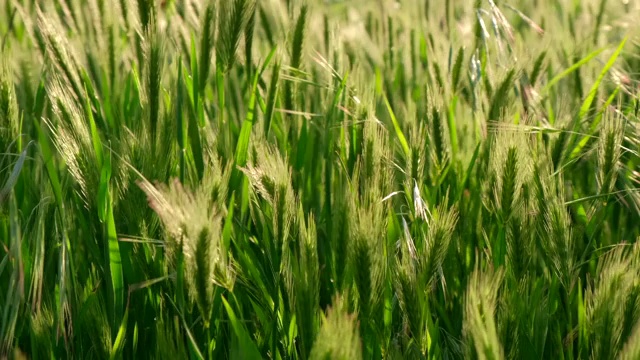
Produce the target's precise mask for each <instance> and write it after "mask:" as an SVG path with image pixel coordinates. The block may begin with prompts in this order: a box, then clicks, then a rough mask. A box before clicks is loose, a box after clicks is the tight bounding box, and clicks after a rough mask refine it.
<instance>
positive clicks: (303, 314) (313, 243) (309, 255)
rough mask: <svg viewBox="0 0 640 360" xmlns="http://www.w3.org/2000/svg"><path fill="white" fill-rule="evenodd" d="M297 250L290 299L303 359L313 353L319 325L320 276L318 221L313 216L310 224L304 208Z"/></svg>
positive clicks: (299, 219) (293, 262) (292, 266)
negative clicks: (305, 218)
mask: <svg viewBox="0 0 640 360" xmlns="http://www.w3.org/2000/svg"><path fill="white" fill-rule="evenodd" d="M298 213H299V214H298V215H299V217H298V221H299V222H300V224H299V232H298V239H297V243H298V246H297V249H294V251H293V253H292V254H293V257H292V258H291V270H292V273H291V276H292V278H293V279H292V285H293V286H290V287H289V289H288V290H289V297H290V299H291V304H292V305H293V307H294V309H295V313H296V322H297V324H298V337H299V342H300V348H301V352H302V354H303V356H307V355H308V354H309V353H310V352H311V348H312V345H313V343H314V340H315V337H316V333H317V332H318V327H319V326H318V325H319V316H318V315H319V304H320V294H319V285H320V281H319V276H320V269H319V264H318V249H317V239H316V236H317V234H316V227H315V221H314V220H313V218H312V217H310V218H309V219H308V220H307V221H306V224H305V222H304V221H303V220H302V219H304V215H303V214H302V210H301V209H300V210H299V212H298Z"/></svg>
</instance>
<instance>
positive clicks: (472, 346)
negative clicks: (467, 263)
mask: <svg viewBox="0 0 640 360" xmlns="http://www.w3.org/2000/svg"><path fill="white" fill-rule="evenodd" d="M502 278H503V275H502V270H497V271H496V270H490V271H488V272H481V271H480V270H478V269H476V270H475V271H474V273H473V275H472V276H471V279H470V280H469V286H468V287H467V292H466V297H465V311H464V329H465V330H464V332H465V338H466V341H467V356H469V357H477V358H478V359H504V353H503V349H502V345H501V344H500V341H499V338H498V331H497V324H496V318H495V311H496V306H497V304H498V290H499V289H500V287H501V284H502Z"/></svg>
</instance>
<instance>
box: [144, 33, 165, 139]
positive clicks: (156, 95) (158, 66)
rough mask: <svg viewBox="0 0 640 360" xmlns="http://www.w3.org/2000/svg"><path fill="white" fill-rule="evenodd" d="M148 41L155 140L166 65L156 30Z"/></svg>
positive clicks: (149, 87) (149, 77)
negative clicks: (161, 87)
mask: <svg viewBox="0 0 640 360" xmlns="http://www.w3.org/2000/svg"><path fill="white" fill-rule="evenodd" d="M148 38H149V41H148V43H147V49H146V51H147V58H148V61H149V63H148V71H147V89H148V90H147V91H148V101H149V130H150V133H151V134H150V135H151V139H153V140H154V142H153V143H155V139H156V136H157V133H158V122H159V120H160V119H159V116H160V104H161V99H160V86H161V83H162V72H163V67H164V55H163V44H162V42H161V41H160V38H159V37H158V35H157V34H155V32H154V33H153V34H150V35H149V36H148Z"/></svg>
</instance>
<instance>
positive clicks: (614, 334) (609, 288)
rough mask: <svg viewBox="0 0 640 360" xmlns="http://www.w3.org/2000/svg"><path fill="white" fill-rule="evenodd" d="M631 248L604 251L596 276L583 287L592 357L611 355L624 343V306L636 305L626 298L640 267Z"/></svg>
mask: <svg viewBox="0 0 640 360" xmlns="http://www.w3.org/2000/svg"><path fill="white" fill-rule="evenodd" d="M633 250H634V251H629V249H628V247H623V246H619V247H617V248H615V249H613V250H611V251H610V252H609V253H608V254H606V255H605V256H604V258H603V260H602V263H601V264H600V268H599V269H598V270H599V271H598V273H599V274H600V275H599V277H598V278H597V279H595V281H594V283H593V285H591V286H589V288H588V290H587V294H586V296H585V298H586V299H588V303H587V306H586V316H587V329H589V332H590V334H591V336H590V341H592V354H591V356H592V358H615V357H617V356H618V354H619V351H620V350H621V349H622V346H623V344H624V340H625V339H623V338H622V336H623V331H624V324H625V320H627V319H625V315H626V314H627V311H628V310H627V309H626V307H627V306H629V305H631V306H633V307H634V308H635V307H636V304H635V302H634V303H632V304H629V303H628V302H627V299H629V297H630V296H631V295H632V291H633V290H634V283H635V282H636V279H637V277H638V275H639V270H640V269H639V268H638V267H637V262H636V261H635V260H634V257H636V256H637V254H638V246H634V249H633ZM636 291H637V290H636ZM634 310H635V309H634ZM636 318H637V316H636ZM636 320H637V319H636Z"/></svg>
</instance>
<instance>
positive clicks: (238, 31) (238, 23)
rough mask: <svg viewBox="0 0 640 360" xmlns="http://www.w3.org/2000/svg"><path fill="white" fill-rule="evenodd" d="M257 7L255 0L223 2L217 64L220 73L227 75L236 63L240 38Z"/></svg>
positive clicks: (219, 20)
mask: <svg viewBox="0 0 640 360" xmlns="http://www.w3.org/2000/svg"><path fill="white" fill-rule="evenodd" d="M255 6H256V3H255V1H254V0H233V1H223V2H222V4H221V7H220V13H219V14H220V16H219V19H218V31H217V33H218V39H217V41H216V60H217V61H216V63H217V66H218V67H219V71H221V72H223V73H226V72H227V71H228V70H229V69H230V68H231V67H232V66H233V64H234V63H235V61H236V51H237V50H238V46H239V45H240V37H241V35H242V32H243V30H244V27H245V25H246V23H247V20H248V19H249V16H250V15H251V14H253V8H254V7H255Z"/></svg>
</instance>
